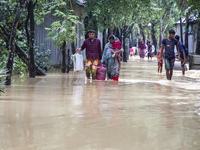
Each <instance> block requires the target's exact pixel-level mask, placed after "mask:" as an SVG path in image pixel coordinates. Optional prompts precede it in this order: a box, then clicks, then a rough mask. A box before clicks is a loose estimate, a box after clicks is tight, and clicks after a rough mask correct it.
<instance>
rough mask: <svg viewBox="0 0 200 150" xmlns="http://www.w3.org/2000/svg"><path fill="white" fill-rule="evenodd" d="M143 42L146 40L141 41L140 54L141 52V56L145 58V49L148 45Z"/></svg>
mask: <svg viewBox="0 0 200 150" xmlns="http://www.w3.org/2000/svg"><path fill="white" fill-rule="evenodd" d="M142 42H144V41H141V42H140V46H139V48H140V53H139V54H140V57H141V58H144V57H145V49H146V48H147V46H146V45H145V44H142Z"/></svg>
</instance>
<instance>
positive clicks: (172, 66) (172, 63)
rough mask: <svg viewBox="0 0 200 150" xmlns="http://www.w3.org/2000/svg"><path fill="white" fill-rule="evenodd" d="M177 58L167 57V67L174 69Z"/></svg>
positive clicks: (167, 68)
mask: <svg viewBox="0 0 200 150" xmlns="http://www.w3.org/2000/svg"><path fill="white" fill-rule="evenodd" d="M174 62H175V58H171V59H167V58H165V69H166V70H169V69H173V68H174Z"/></svg>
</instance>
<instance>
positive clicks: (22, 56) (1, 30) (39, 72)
mask: <svg viewBox="0 0 200 150" xmlns="http://www.w3.org/2000/svg"><path fill="white" fill-rule="evenodd" d="M0 34H1V35H2V37H3V38H4V41H5V42H6V43H9V39H10V35H9V34H8V33H7V31H6V30H5V28H3V27H2V26H0ZM15 47H16V49H15V52H16V53H17V55H18V57H19V58H20V59H22V61H23V62H24V63H25V64H26V65H27V66H29V58H28V56H27V54H26V53H25V51H24V50H23V49H22V48H21V47H19V46H18V45H17V44H16V43H15ZM35 69H36V74H37V75H41V76H46V74H45V73H44V72H43V71H42V69H41V68H40V67H39V66H38V65H37V64H35Z"/></svg>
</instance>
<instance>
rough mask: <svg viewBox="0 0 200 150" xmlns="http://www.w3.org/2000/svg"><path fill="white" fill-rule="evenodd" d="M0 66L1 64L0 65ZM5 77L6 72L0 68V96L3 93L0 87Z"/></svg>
mask: <svg viewBox="0 0 200 150" xmlns="http://www.w3.org/2000/svg"><path fill="white" fill-rule="evenodd" d="M0 65H1V63H0ZM5 76H6V71H5V69H3V68H0V95H1V93H4V89H3V87H2V85H3V84H4V78H5Z"/></svg>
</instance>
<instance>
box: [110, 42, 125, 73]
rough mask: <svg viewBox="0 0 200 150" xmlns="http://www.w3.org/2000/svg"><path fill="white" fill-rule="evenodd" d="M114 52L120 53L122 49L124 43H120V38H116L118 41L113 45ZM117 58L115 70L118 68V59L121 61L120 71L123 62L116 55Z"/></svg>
mask: <svg viewBox="0 0 200 150" xmlns="http://www.w3.org/2000/svg"><path fill="white" fill-rule="evenodd" d="M111 48H112V49H113V50H114V51H119V50H121V49H122V43H121V42H120V40H119V39H118V38H116V41H115V42H114V43H113V44H112V47H111ZM114 57H115V67H114V69H116V68H117V59H118V61H119V70H120V69H121V60H120V58H119V57H117V56H116V55H115V56H114Z"/></svg>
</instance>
